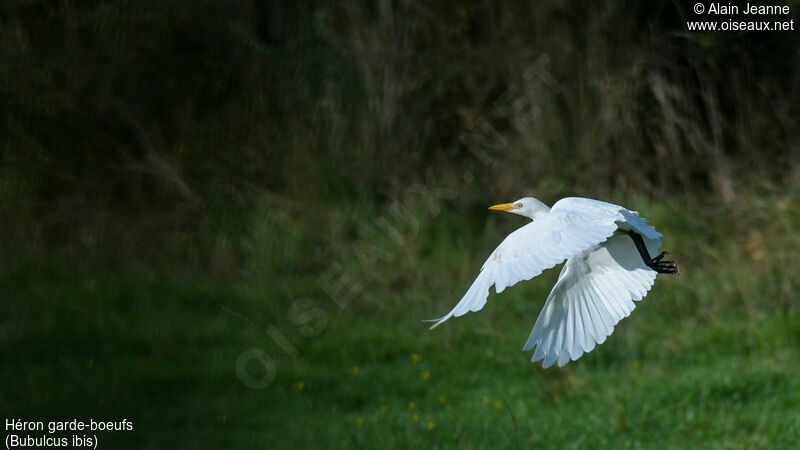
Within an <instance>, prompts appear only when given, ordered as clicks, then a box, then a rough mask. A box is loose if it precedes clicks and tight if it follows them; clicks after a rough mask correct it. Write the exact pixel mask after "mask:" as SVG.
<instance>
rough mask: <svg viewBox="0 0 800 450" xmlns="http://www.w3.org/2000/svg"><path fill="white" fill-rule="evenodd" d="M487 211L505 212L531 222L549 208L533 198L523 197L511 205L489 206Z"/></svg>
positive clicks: (545, 212) (548, 210)
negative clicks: (526, 218)
mask: <svg viewBox="0 0 800 450" xmlns="http://www.w3.org/2000/svg"><path fill="white" fill-rule="evenodd" d="M489 209H491V210H493V211H505V212H510V213H512V214H519V215H520V216H525V217H528V218H530V219H531V220H535V219H536V218H538V217H541V216H543V215H545V214H547V213H548V212H550V207H549V206H547V205H545V204H544V203H542V202H541V201H539V200H537V199H535V198H533V197H523V198H521V199H519V200H516V201H514V202H512V203H501V204H499V205H494V206H490V207H489Z"/></svg>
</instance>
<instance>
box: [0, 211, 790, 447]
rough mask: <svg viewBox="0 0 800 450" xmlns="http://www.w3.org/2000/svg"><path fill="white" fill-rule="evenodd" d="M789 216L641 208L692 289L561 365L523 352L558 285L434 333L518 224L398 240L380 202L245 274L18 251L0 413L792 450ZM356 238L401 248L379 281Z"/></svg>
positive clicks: (397, 443)
mask: <svg viewBox="0 0 800 450" xmlns="http://www.w3.org/2000/svg"><path fill="white" fill-rule="evenodd" d="M781 201H784V202H785V201H786V200H785V199H782V198H775V199H772V200H769V199H767V200H765V201H764V204H763V205H762V206H761V207H754V208H753V209H752V210H751V211H750V213H749V214H748V215H747V216H746V217H742V218H741V219H740V220H737V221H732V220H731V217H732V216H733V215H734V214H735V213H732V212H725V211H723V212H721V213H720V212H718V213H717V214H716V215H715V214H708V216H707V217H701V218H698V217H697V216H691V215H689V216H688V217H689V218H682V216H681V215H677V214H674V212H675V211H676V210H678V209H679V208H678V205H681V204H682V203H680V202H677V201H676V202H675V203H670V202H667V201H663V202H661V203H659V204H654V205H650V204H648V203H647V202H646V201H644V200H641V201H639V202H635V203H639V205H642V206H640V207H639V209H640V210H641V211H642V212H643V214H644V215H645V216H646V217H648V218H649V219H651V221H652V222H654V223H656V224H658V226H659V228H661V229H662V230H663V231H664V232H665V234H666V238H665V246H666V247H667V248H669V249H670V250H671V251H672V252H673V254H674V255H675V257H676V259H677V260H678V261H679V262H680V263H681V265H682V268H683V274H682V275H681V276H680V277H678V278H668V277H660V278H659V280H658V282H657V283H656V286H655V288H654V289H653V291H652V292H651V293H650V295H648V296H647V297H646V299H645V300H644V301H642V302H640V303H639V304H638V305H637V308H636V310H635V311H634V312H633V314H632V315H631V316H630V317H629V318H627V319H625V320H623V321H622V322H621V323H620V324H619V325H618V326H617V328H616V330H615V332H614V334H613V335H612V336H611V337H610V338H609V339H608V340H607V341H606V342H605V343H604V344H603V345H601V346H599V347H597V348H596V349H595V350H594V351H593V352H591V353H589V354H587V355H584V356H583V357H582V358H581V359H580V360H578V361H577V362H571V363H570V364H568V365H567V366H566V367H564V368H561V369H559V368H552V369H548V370H543V369H542V368H541V367H540V366H539V365H534V364H531V363H530V362H529V357H530V355H529V354H526V353H523V352H521V351H520V348H521V347H522V344H523V343H524V341H525V338H526V336H527V334H528V332H529V331H530V328H531V327H532V325H533V321H534V320H535V318H536V316H537V314H538V312H539V310H540V308H541V306H542V303H543V301H544V298H545V297H546V295H547V292H548V290H549V288H550V286H551V285H552V283H553V280H554V277H555V276H556V273H555V271H549V272H547V273H546V274H545V275H544V276H542V277H539V278H537V279H534V280H532V281H531V282H528V283H524V284H522V285H520V286H516V287H514V288H513V289H509V290H507V291H506V292H504V293H503V294H501V295H495V294H492V296H491V297H490V302H489V304H488V305H487V306H486V307H485V308H484V310H483V311H481V312H480V313H479V314H468V315H466V316H464V317H462V318H458V319H454V320H451V321H449V322H447V323H446V324H444V325H443V326H441V327H439V328H437V329H436V330H433V331H428V330H427V327H426V325H425V324H423V323H422V322H420V319H423V318H430V317H435V316H437V315H440V314H442V313H444V312H446V311H447V310H448V309H449V308H450V307H451V306H452V305H453V304H454V303H455V302H456V301H457V299H458V297H459V295H460V293H461V292H462V291H463V290H464V289H465V288H466V286H467V284H468V283H469V282H470V280H471V277H472V276H473V275H474V272H475V271H476V270H477V267H478V266H479V265H480V262H481V261H482V258H483V256H484V255H485V254H486V253H487V252H488V251H489V250H490V249H491V247H492V246H493V245H494V244H495V243H496V242H498V241H499V239H500V238H501V237H502V235H503V234H504V233H506V232H508V231H509V230H511V229H513V228H514V227H516V226H518V225H519V223H518V221H515V220H514V219H516V218H514V217H506V216H487V217H486V219H485V220H484V221H483V222H481V223H471V222H462V221H460V220H459V217H458V214H457V212H455V211H452V210H447V209H445V210H443V211H442V213H441V214H440V215H439V216H437V217H433V216H432V215H431V213H430V212H429V211H428V210H427V209H426V208H425V205H424V204H415V203H413V202H411V203H409V204H408V205H407V207H408V210H409V211H410V212H412V213H413V214H414V216H415V217H417V218H418V219H419V222H418V224H419V228H418V229H417V231H416V233H414V235H413V238H410V239H408V242H404V243H403V244H402V245H400V244H397V243H395V242H393V241H392V240H391V239H389V238H386V237H381V236H380V235H379V234H378V235H376V234H372V233H371V231H370V230H369V225H363V224H365V223H366V224H369V223H370V220H369V219H370V217H371V218H372V220H373V221H372V223H374V219H375V218H376V217H379V216H380V215H381V214H383V213H384V211H382V210H381V209H380V208H374V209H372V210H367V212H358V211H359V210H361V211H364V208H354V207H353V208H348V207H342V208H339V209H336V210H331V211H328V212H327V215H326V217H325V221H324V222H320V221H319V220H318V219H313V220H312V218H308V217H302V216H297V215H292V214H278V213H274V214H270V213H267V212H265V213H264V214H256V215H255V217H256V219H254V220H255V221H256V222H255V223H254V224H252V226H251V227H249V228H250V231H249V234H248V235H247V236H246V237H243V238H242V241H241V242H240V243H239V244H237V245H241V248H242V249H244V250H243V252H242V256H241V258H240V259H237V260H236V262H235V263H234V264H233V265H234V267H236V270H235V271H234V272H235V274H236V275H235V276H230V277H216V278H208V277H206V276H204V275H202V274H198V273H193V272H191V271H184V272H181V271H175V272H170V271H167V270H166V269H161V270H155V269H147V270H145V269H130V270H119V269H115V270H111V269H104V268H101V267H96V266H91V265H89V266H76V265H74V264H72V262H71V261H68V260H65V259H60V258H51V259H47V260H45V259H43V258H24V257H23V258H20V259H19V260H17V261H15V262H13V263H9V264H8V265H7V267H6V268H5V269H4V271H3V273H2V275H0V292H2V293H3V297H4V298H3V302H2V310H0V311H2V314H0V317H1V319H0V320H1V321H2V322H0V355H2V360H3V365H2V367H1V368H0V383H2V385H3V386H4V388H3V390H2V395H0V409H1V410H2V411H3V412H4V417H18V418H24V419H37V420H47V419H53V418H57V419H71V418H74V417H78V418H83V419H88V418H94V419H101V420H121V419H123V418H126V419H129V420H132V421H133V422H134V425H135V429H134V431H131V432H115V433H101V434H99V437H100V446H99V448H313V447H334V448H340V447H341V448H376V447H378V448H380V447H386V448H408V447H423V448H425V447H437V446H438V447H440V448H454V447H456V448H514V447H516V446H518V447H519V448H531V447H538V448H541V447H552V448H564V447H574V448H587V447H590V448H623V447H624V448H627V447H631V448H640V447H642V448H685V447H687V446H692V447H697V446H703V447H711V448H751V447H755V448H764V447H766V448H791V447H792V446H794V445H796V442H798V441H799V440H800V410H798V409H797V405H798V404H800V377H798V376H797V374H798V373H800V309H799V308H797V306H796V300H795V292H797V290H798V288H800V281H796V280H794V279H792V277H793V275H794V273H793V269H792V267H794V266H793V265H792V259H793V257H794V256H795V255H796V254H797V250H798V248H800V247H799V246H798V245H797V239H798V238H797V237H796V236H795V234H794V232H793V231H794V230H795V229H796V225H797V223H798V217H797V209H796V206H795V205H793V204H792V203H791V202H790V203H789V204H788V206H786V207H783V206H780V205H781V203H780V202H781ZM776 205H778V206H776ZM695 210H696V211H703V210H704V209H703V208H695ZM698 214H700V213H698ZM683 217H687V216H683ZM315 224H319V225H324V226H322V227H315V226H314V225H315ZM359 224H361V225H359ZM290 229H291V230H293V233H289V230H290ZM314 229H324V230H326V231H324V232H323V233H324V234H316V235H315V234H314V232H313V230H314ZM270 230H272V231H273V232H272V233H270V232H269V231H270ZM748 230H752V232H749V231H748ZM278 236H279V237H278ZM409 236H410V235H409ZM739 236H741V237H739ZM359 240H361V241H364V242H369V243H370V244H372V245H373V246H376V247H379V248H381V249H383V250H385V251H386V252H387V253H386V254H382V255H383V256H384V257H385V258H376V259H374V261H372V262H373V264H371V265H369V267H368V268H367V270H366V271H365V270H364V266H362V264H360V263H359V262H358V258H356V257H354V256H353V254H352V249H353V244H354V243H355V242H358V241H359ZM372 251H374V250H372ZM373 255H374V254H373ZM388 255H390V256H388ZM333 261H336V262H339V263H340V264H341V266H342V267H343V270H345V271H347V273H348V274H349V276H350V277H351V279H352V280H354V281H357V282H359V283H361V284H362V286H363V291H362V292H361V294H360V295H359V296H358V297H357V298H356V299H355V300H353V302H352V303H351V304H350V305H349V306H347V307H346V308H344V309H340V308H339V306H337V304H336V303H334V302H333V301H332V300H331V299H330V298H328V297H327V296H326V294H325V292H324V290H322V289H320V287H319V284H318V279H319V277H320V275H322V273H324V271H325V270H326V269H327V268H328V265H329V264H330V263H331V262H333ZM300 298H307V299H309V300H303V301H299V302H298V299H300ZM293 305H294V308H298V307H300V309H299V310H298V309H292V308H293ZM309 308H315V309H314V310H313V311H314V314H316V315H315V316H308V317H300V316H299V315H298V313H301V312H308V311H309ZM298 323H300V324H301V325H298ZM302 325H311V326H314V327H316V328H315V329H310V330H308V329H307V330H302V329H301V326H302ZM269 330H273V331H274V330H278V331H279V332H280V333H281V335H282V336H284V337H285V339H286V340H287V341H288V342H289V343H290V344H291V346H292V348H294V349H295V351H296V356H292V354H290V352H287V351H286V350H284V349H283V348H282V347H281V345H279V344H277V343H276V341H275V340H274V339H273V338H271V337H270V335H269V334H268V331H269ZM316 332H320V333H319V335H316V336H313V337H306V336H304V334H305V335H311V334H316ZM253 348H256V349H261V350H263V351H264V352H266V353H267V354H268V355H270V357H271V358H272V360H273V361H274V362H275V367H276V369H275V372H274V379H273V380H272V381H271V383H270V384H269V385H268V386H267V387H265V388H263V389H252V388H249V387H247V386H246V384H245V383H243V382H242V381H241V380H240V378H239V376H238V375H237V370H236V362H237V358H239V357H240V356H241V355H242V353H243V352H245V351H247V350H249V349H253ZM245 369H246V370H247V371H248V373H249V374H251V375H252V376H254V377H261V376H264V375H265V372H264V368H263V367H262V366H260V365H258V364H257V363H255V362H252V361H251V362H250V363H249V365H246V366H245ZM411 403H413V408H412V407H411Z"/></svg>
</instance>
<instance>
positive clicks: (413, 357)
mask: <svg viewBox="0 0 800 450" xmlns="http://www.w3.org/2000/svg"><path fill="white" fill-rule="evenodd" d="M420 361H422V355H420V354H419V353H414V354H413V355H411V362H412V363H413V364H416V363H418V362H420Z"/></svg>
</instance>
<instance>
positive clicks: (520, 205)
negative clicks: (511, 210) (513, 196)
mask: <svg viewBox="0 0 800 450" xmlns="http://www.w3.org/2000/svg"><path fill="white" fill-rule="evenodd" d="M514 206H516V207H517V208H522V203H517V204H516V205H514Z"/></svg>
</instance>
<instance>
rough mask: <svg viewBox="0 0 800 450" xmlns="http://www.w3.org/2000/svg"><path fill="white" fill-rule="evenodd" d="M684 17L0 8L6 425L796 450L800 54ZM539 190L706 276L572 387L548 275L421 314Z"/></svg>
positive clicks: (503, 6) (302, 440)
mask: <svg viewBox="0 0 800 450" xmlns="http://www.w3.org/2000/svg"><path fill="white" fill-rule="evenodd" d="M789 3H790V4H791V5H792V8H793V11H797V8H799V7H800V4H798V2H797V1H792V2H789ZM689 8H690V5H688V4H686V5H684V4H680V2H671V1H665V0H656V1H653V2H633V1H611V2H595V3H587V2H576V1H568V2H545V3H543V2H511V1H499V2H490V1H488V0H473V1H472V2H467V3H464V2H454V1H445V2H435V3H434V2H422V1H420V0H398V1H391V0H376V1H356V0H352V1H348V0H340V1H336V0H318V1H310V0H297V1H265V2H253V1H244V0H242V1H228V2H222V1H209V0H200V1H194V2H178V1H173V0H164V1H153V0H143V1H135V2H132V1H123V0H117V1H113V0H112V1H103V2H100V1H85V2H78V1H75V0H62V1H59V2H44V1H40V0H9V1H5V2H2V3H0V60H1V61H2V64H0V101H2V105H3V108H2V109H0V148H1V149H2V153H1V154H0V267H1V268H2V270H0V292H2V293H3V296H4V298H3V301H2V302H0V305H2V306H0V307H2V311H0V357H2V360H3V361H4V364H3V365H2V367H0V383H1V384H3V385H4V386H14V387H16V388H15V389H5V390H3V391H2V392H0V408H2V409H3V410H7V411H11V412H13V413H14V414H15V415H17V416H18V417H24V418H31V419H36V418H45V416H52V417H57V418H60V419H68V418H71V417H94V418H99V419H105V418H109V419H111V418H115V417H123V416H124V417H128V418H130V419H131V420H133V421H134V423H135V424H136V430H137V431H136V432H134V433H129V434H120V433H110V434H108V435H105V436H103V437H102V439H104V441H103V442H105V443H106V444H101V445H107V446H108V445H110V446H111V447H113V448H165V447H179V448H203V447H222V448H251V447H252V448H264V447H274V448H284V447H285V448H310V447H319V446H320V445H324V444H327V443H333V444H335V445H337V446H346V445H347V444H348V443H350V442H352V443H353V446H354V447H361V446H366V447H375V446H377V445H378V443H380V444H381V445H382V446H383V447H389V448H406V447H438V446H442V447H445V448H449V447H457V446H458V447H484V448H497V447H501V448H510V447H512V446H518V447H520V448H526V447H532V446H534V447H546V446H548V445H550V446H553V447H555V448H563V447H568V446H571V447H586V446H587V445H592V446H594V447H598V448H621V447H636V448H638V447H653V448H684V447H685V446H686V445H687V444H688V445H693V446H707V447H722V448H744V447H767V448H792V446H793V445H794V444H792V443H796V442H797V441H798V435H800V416H799V415H798V412H797V408H796V405H797V403H798V402H799V401H800V388H799V387H798V378H797V377H796V373H797V372H798V370H800V367H798V365H799V363H798V361H800V358H799V357H798V356H799V355H798V348H799V347H798V343H800V341H799V340H798V336H800V314H798V308H797V302H796V293H797V291H798V288H800V281H798V279H797V277H796V276H795V273H794V272H793V270H794V269H793V268H794V267H795V265H796V255H797V253H798V249H800V235H799V234H798V233H797V230H798V225H800V205H798V200H797V198H798V193H800V152H798V142H800V139H798V138H800V136H798V133H800V128H798V127H797V118H798V117H800V111H799V110H798V109H800V104H799V103H798V101H797V99H798V98H800V92H799V91H800V58H798V56H800V55H798V48H800V47H798V45H797V43H798V40H797V37H796V33H794V32H789V33H778V32H775V33H689V32H687V31H685V25H684V22H685V21H686V20H692V19H694V18H695V16H694V14H693V13H692V12H691V11H690V10H689ZM523 195H533V196H536V197H539V198H541V199H542V200H544V201H546V202H548V203H552V202H553V201H555V200H556V199H558V198H559V197H562V196H565V195H583V196H587V197H594V198H601V199H605V200H609V201H613V202H616V203H619V204H622V205H625V206H627V207H630V208H633V209H637V210H639V211H641V213H642V215H643V216H644V217H647V218H648V219H649V220H650V222H651V223H653V224H655V225H657V226H658V228H659V229H660V230H662V231H663V232H664V234H665V238H664V244H665V247H666V248H667V249H668V250H670V251H671V252H672V254H673V255H674V257H675V259H676V261H678V262H679V264H680V265H681V268H682V269H683V273H682V275H681V276H680V277H677V278H675V277H671V278H666V277H661V278H660V279H659V282H658V283H657V285H656V286H655V288H654V289H653V291H652V292H651V293H650V294H649V295H648V296H647V298H646V300H645V301H643V302H641V303H640V304H639V305H638V307H637V309H636V311H635V313H634V314H633V315H632V316H631V317H630V318H628V319H625V320H624V321H622V322H621V323H620V324H619V325H618V327H617V329H616V330H615V332H614V335H613V336H612V337H610V338H609V339H608V341H607V342H606V343H605V344H604V345H602V346H599V347H598V348H597V349H595V350H594V351H593V352H592V353H591V354H589V355H585V356H583V358H582V359H581V360H579V361H577V362H575V363H571V364H570V365H568V366H566V367H565V368H563V369H551V370H541V369H540V368H539V367H538V366H534V365H531V364H529V363H528V361H527V358H526V356H525V355H524V354H521V353H520V352H519V350H518V348H519V345H520V344H521V343H522V341H521V339H522V338H523V337H524V336H525V334H526V333H527V332H528V330H529V329H530V326H531V325H532V323H533V321H534V320H535V317H536V314H537V312H538V311H539V310H540V308H541V304H542V302H543V301H544V299H545V298H546V296H547V292H548V291H549V289H550V288H551V286H552V284H553V282H554V279H555V277H556V275H557V273H556V271H548V272H546V273H545V274H543V275H542V276H540V277H537V278H535V279H533V280H531V281H530V282H528V283H521V284H520V285H519V286H516V287H515V288H514V289H509V290H508V291H506V292H504V293H502V294H501V295H495V294H492V296H491V298H490V302H489V304H488V305H487V307H486V308H485V309H484V311H482V312H481V314H469V315H466V316H465V317H463V318H460V319H459V320H458V321H453V322H452V323H449V324H448V326H446V327H440V328H438V329H437V330H434V331H433V332H426V331H424V328H423V327H424V325H423V324H421V323H420V322H419V320H420V319H421V318H425V317H436V316H438V315H441V314H442V313H443V312H445V311H447V310H448V308H450V307H452V305H453V304H454V302H455V300H456V299H458V298H459V296H460V295H461V294H462V293H463V290H464V288H465V286H467V285H468V283H469V282H470V281H471V280H472V278H473V277H474V274H475V272H476V271H477V270H478V267H479V264H480V262H481V261H482V258H483V257H484V256H485V255H486V254H488V252H490V251H491V249H492V248H493V247H494V246H495V245H496V244H497V243H498V242H499V241H500V240H501V239H502V237H503V236H504V235H506V234H507V233H508V232H510V231H511V230H513V229H514V228H516V227H518V226H519V225H520V224H521V223H522V222H521V218H518V217H511V216H507V215H506V216H503V215H487V214H486V210H485V207H486V206H487V205H488V204H491V203H495V202H499V201H510V200H513V199H515V198H518V197H521V196H523ZM331 269H334V271H335V272H336V273H337V274H339V275H341V277H342V278H339V280H345V281H348V283H346V284H349V286H351V287H352V286H354V285H357V286H359V287H360V290H359V291H358V295H357V297H356V298H355V300H354V301H353V302H352V304H350V305H348V307H346V308H343V309H342V308H339V307H338V306H337V304H336V303H335V302H334V301H331V300H336V299H335V298H333V299H332V298H331V297H330V295H329V293H328V292H326V290H325V289H324V287H323V286H322V284H321V282H320V280H321V279H322V278H323V277H324V276H325V274H327V273H329V271H330V270H331ZM312 312H313V313H314V314H316V316H306V317H316V318H317V319H319V318H320V317H322V318H324V321H323V322H324V324H322V325H321V326H320V329H319V330H318V331H319V332H320V333H322V337H319V338H314V337H309V334H308V333H307V332H306V333H305V334H304V332H303V328H302V325H303V318H302V317H301V315H302V313H312ZM319 323H322V322H319ZM319 323H318V324H319ZM306 324H307V323H306ZM275 330H278V331H279V332H280V333H282V334H283V335H284V337H285V339H286V341H287V342H289V344H290V346H292V347H294V348H295V350H296V352H297V355H294V356H293V355H292V354H291V352H288V351H287V350H286V349H287V346H286V345H285V342H279V341H277V340H276V339H275V338H274V335H275V334H274V332H275ZM306 331H307V330H306ZM270 332H272V334H270ZM251 348H258V349H264V351H266V352H267V353H268V354H269V355H270V356H271V357H272V358H273V359H274V361H275V363H276V366H277V369H276V371H277V374H276V378H275V379H274V380H273V382H272V384H271V385H270V386H269V387H268V388H266V389H250V388H247V387H246V386H245V384H244V383H242V381H241V377H237V372H236V370H237V369H236V364H237V361H238V359H239V358H241V355H242V354H243V352H246V351H247V350H248V349H251ZM251 369H252V367H251ZM256 374H257V373H256ZM262 375H263V373H262ZM412 405H413V409H412ZM108 440H110V443H109V441H108ZM587 443H588V444H587Z"/></svg>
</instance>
